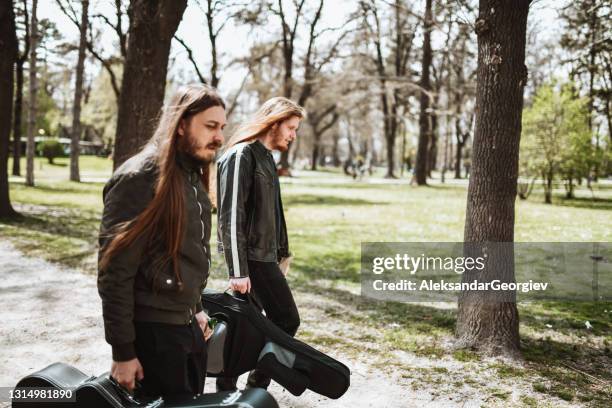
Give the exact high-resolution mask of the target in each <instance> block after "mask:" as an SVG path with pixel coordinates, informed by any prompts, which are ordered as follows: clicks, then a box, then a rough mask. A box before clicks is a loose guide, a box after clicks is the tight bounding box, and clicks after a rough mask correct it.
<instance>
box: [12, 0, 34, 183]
mask: <svg viewBox="0 0 612 408" xmlns="http://www.w3.org/2000/svg"><path fill="white" fill-rule="evenodd" d="M22 4H23V9H21V15H22V16H23V32H24V34H23V52H20V51H19V50H17V52H18V55H17V64H16V69H15V78H16V84H15V115H14V117H13V176H20V175H21V129H22V126H21V125H22V122H21V118H22V117H23V65H24V64H25V62H26V60H27V59H28V54H29V53H30V21H29V19H30V17H29V14H28V2H27V0H23V2H22ZM17 47H18V48H19V41H18V42H17Z"/></svg>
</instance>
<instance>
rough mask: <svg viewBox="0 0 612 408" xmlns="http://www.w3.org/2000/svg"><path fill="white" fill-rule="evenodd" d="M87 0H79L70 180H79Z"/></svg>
mask: <svg viewBox="0 0 612 408" xmlns="http://www.w3.org/2000/svg"><path fill="white" fill-rule="evenodd" d="M88 13H89V0H82V2H81V26H80V31H81V37H80V40H79V56H78V59H77V66H76V79H75V84H74V105H73V108H72V138H71V141H70V180H72V181H81V176H80V174H79V151H80V147H79V142H80V141H81V98H82V97H83V71H84V69H85V48H86V47H87V27H88V25H89V14H88Z"/></svg>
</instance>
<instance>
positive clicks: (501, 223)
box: [456, 0, 529, 356]
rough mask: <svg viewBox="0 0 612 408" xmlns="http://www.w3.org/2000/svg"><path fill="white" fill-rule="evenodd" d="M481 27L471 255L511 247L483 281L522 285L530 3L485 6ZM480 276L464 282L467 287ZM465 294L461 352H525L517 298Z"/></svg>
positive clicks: (490, 0) (489, 263) (483, 2)
mask: <svg viewBox="0 0 612 408" xmlns="http://www.w3.org/2000/svg"><path fill="white" fill-rule="evenodd" d="M479 10H480V12H479V16H478V19H477V20H476V25H475V27H476V33H477V35H478V68H477V89H476V130H475V133H474V142H473V155H472V174H471V176H470V180H469V187H468V198H467V210H466V221H465V232H464V234H465V236H464V242H465V244H464V245H465V247H464V252H465V251H466V248H467V252H469V249H470V247H472V245H471V243H491V242H493V243H510V244H509V245H508V244H506V245H503V246H501V247H500V249H501V250H499V251H492V252H491V254H489V256H488V257H487V258H486V261H485V267H484V269H483V270H482V271H481V272H479V273H478V276H479V277H480V279H479V280H480V281H485V282H486V281H491V280H493V279H499V280H500V281H502V282H508V281H510V282H512V281H514V252H513V248H512V244H511V243H513V241H514V205H515V199H516V190H517V179H518V153H519V142H520V136H521V115H522V109H523V88H524V86H525V83H526V80H527V68H526V67H525V40H526V39H525V37H526V30H527V14H528V11H529V0H515V1H512V2H510V1H506V2H499V1H495V0H480V6H479ZM473 275H474V271H467V272H466V273H464V274H463V280H464V281H470V279H471V278H473ZM499 296H500V294H499V293H493V294H490V295H484V296H483V294H482V293H479V292H470V291H465V292H462V293H461V295H460V297H459V308H458V313H457V330H456V335H457V346H458V347H470V348H475V349H477V350H481V351H484V352H487V353H490V354H508V355H511V356H513V355H515V354H516V353H518V350H519V325H518V323H519V316H518V309H517V307H516V302H515V296H516V295H515V293H514V292H511V293H509V294H508V296H507V297H503V298H500V297H499Z"/></svg>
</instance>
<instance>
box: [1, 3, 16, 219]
mask: <svg viewBox="0 0 612 408" xmlns="http://www.w3.org/2000/svg"><path fill="white" fill-rule="evenodd" d="M0 45H1V46H0V218H4V217H11V216H14V215H15V214H16V213H15V210H14V209H13V207H12V206H11V199H10V195H9V184H8V156H9V143H10V135H11V117H12V115H13V85H14V84H13V66H14V65H15V62H16V60H17V33H16V29H15V13H14V11H13V1H12V0H11V1H3V2H0Z"/></svg>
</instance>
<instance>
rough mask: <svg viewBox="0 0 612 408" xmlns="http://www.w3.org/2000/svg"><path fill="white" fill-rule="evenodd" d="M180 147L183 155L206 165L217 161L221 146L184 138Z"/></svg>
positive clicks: (215, 143)
mask: <svg viewBox="0 0 612 408" xmlns="http://www.w3.org/2000/svg"><path fill="white" fill-rule="evenodd" d="M178 147H179V149H180V150H181V151H182V152H183V153H185V154H187V155H188V156H190V157H191V158H193V159H194V160H196V161H198V162H200V163H201V164H203V165H205V164H209V163H210V162H212V161H213V160H214V159H215V153H216V150H217V149H219V148H220V147H221V144H220V143H217V142H211V143H208V144H207V145H205V144H203V143H200V142H199V141H198V140H193V138H191V137H184V138H182V142H181V143H180V144H179V146H178Z"/></svg>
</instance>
